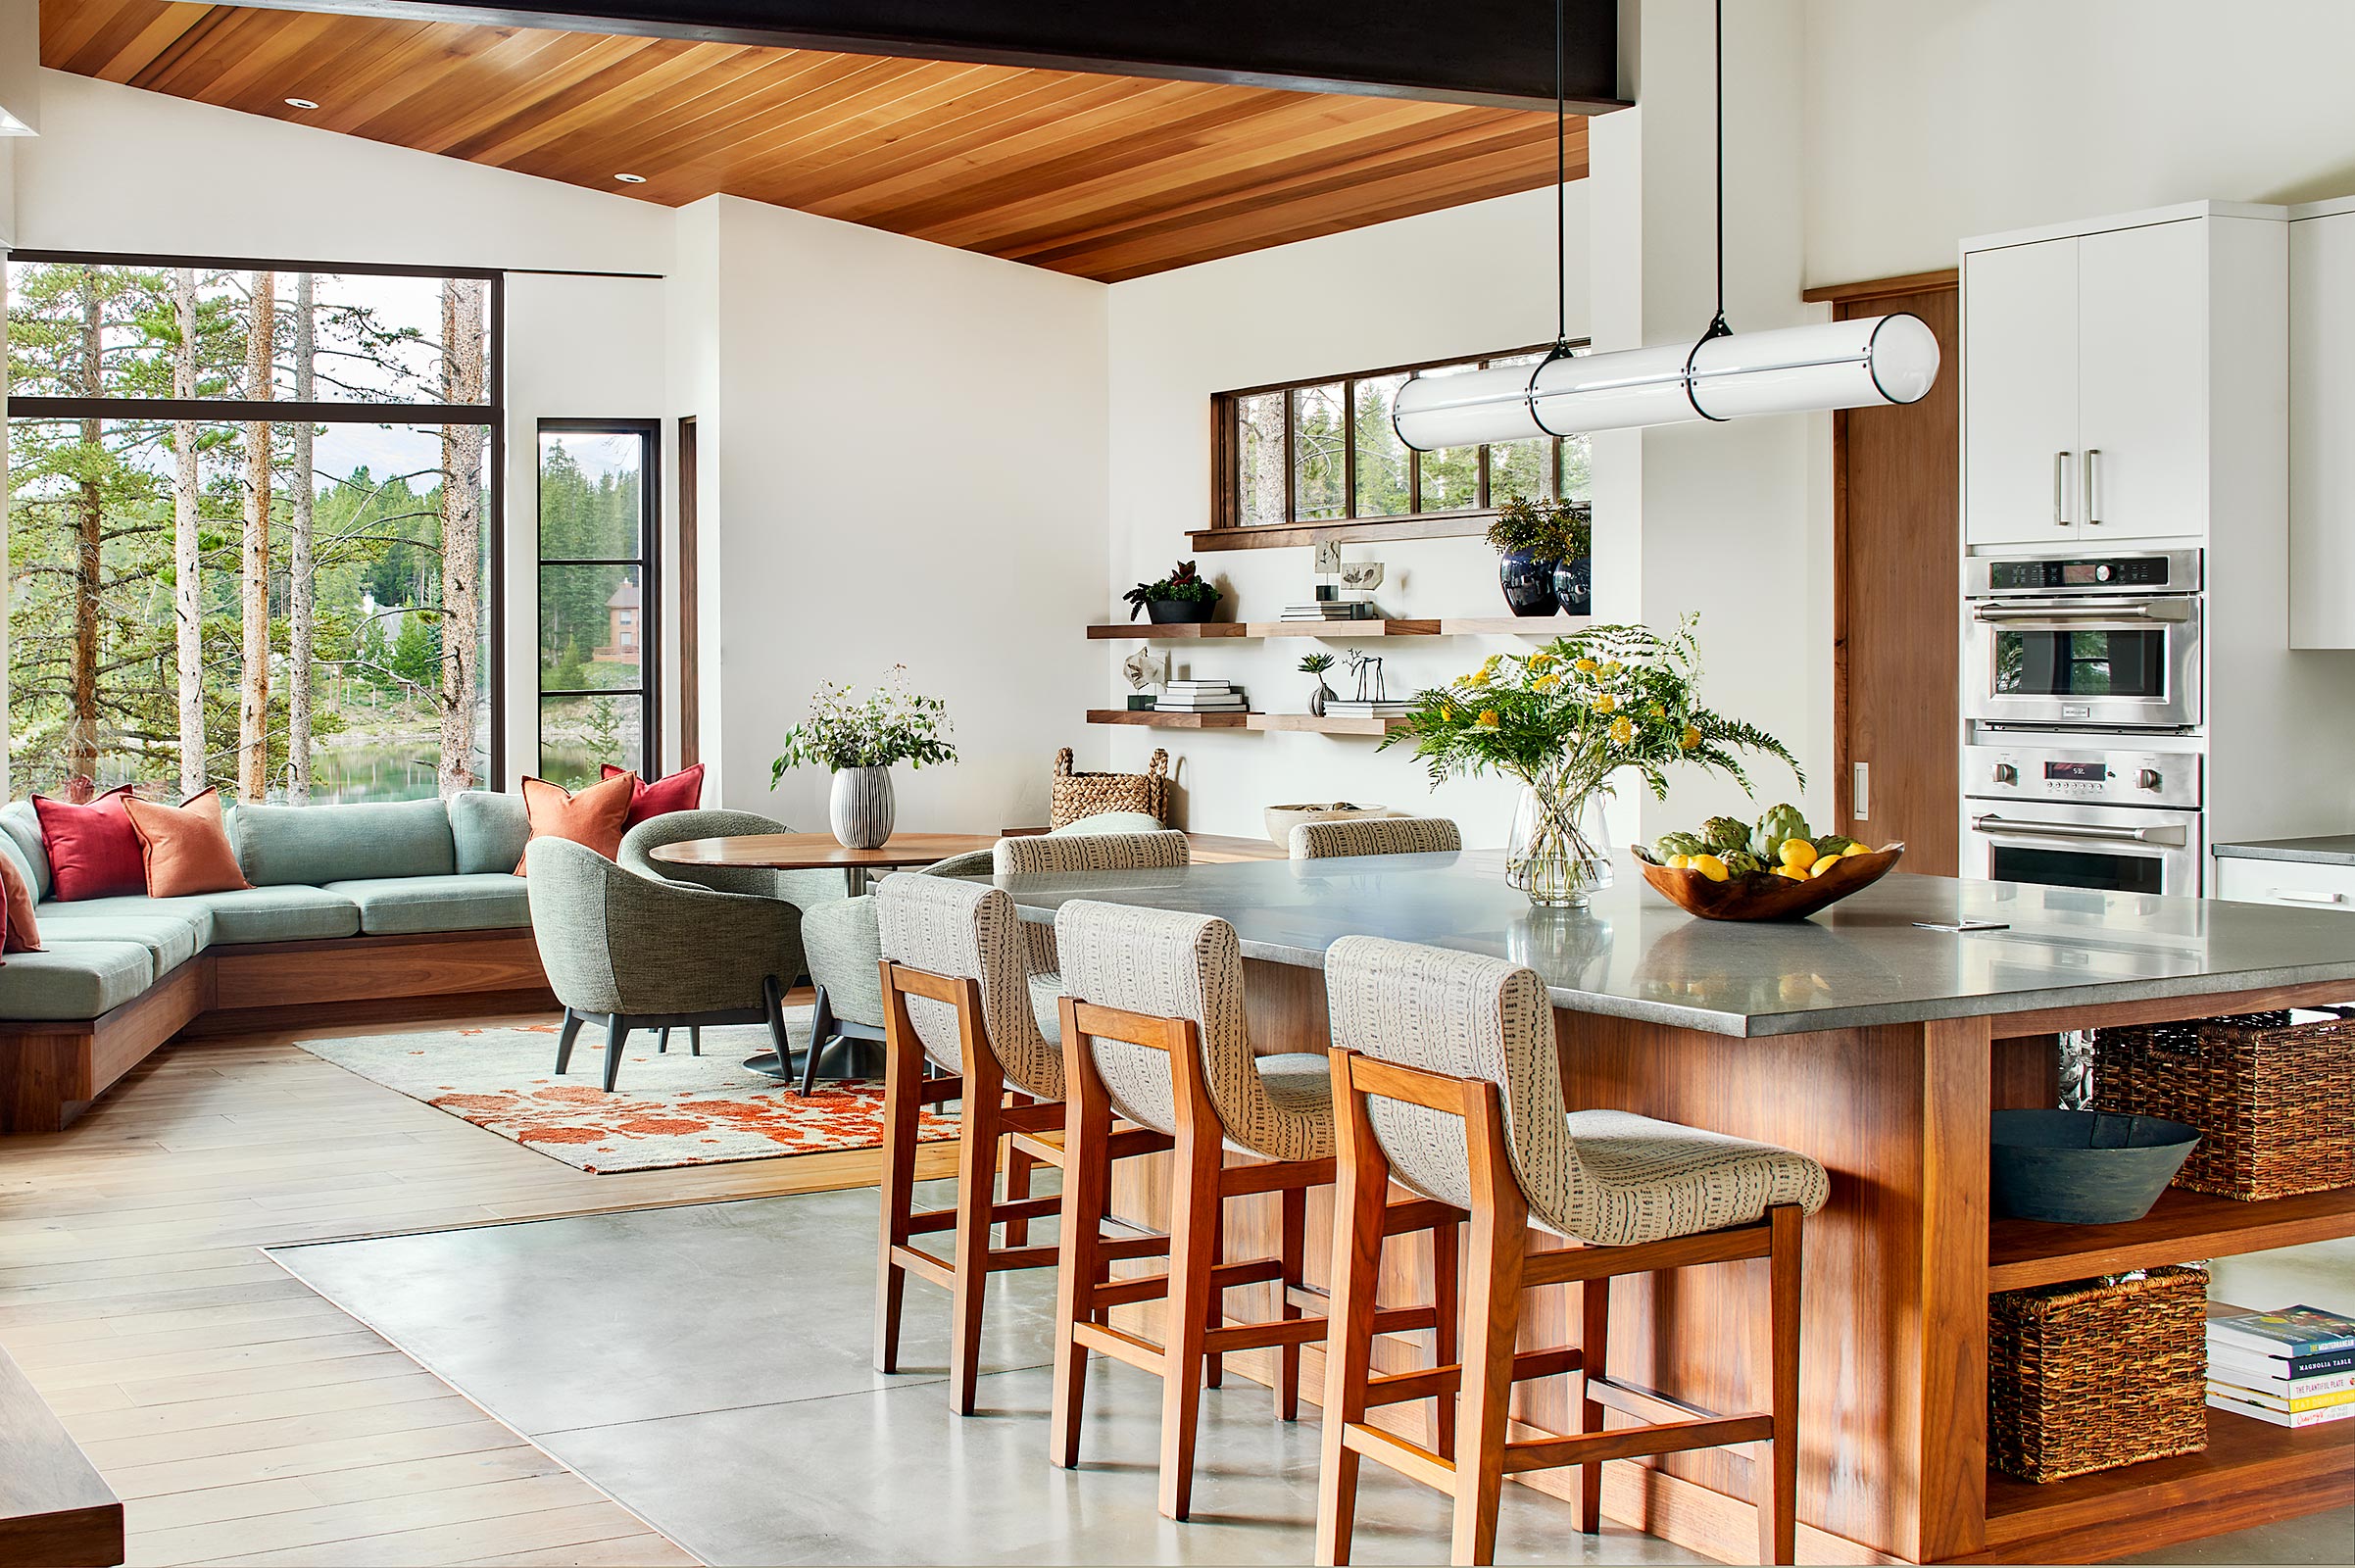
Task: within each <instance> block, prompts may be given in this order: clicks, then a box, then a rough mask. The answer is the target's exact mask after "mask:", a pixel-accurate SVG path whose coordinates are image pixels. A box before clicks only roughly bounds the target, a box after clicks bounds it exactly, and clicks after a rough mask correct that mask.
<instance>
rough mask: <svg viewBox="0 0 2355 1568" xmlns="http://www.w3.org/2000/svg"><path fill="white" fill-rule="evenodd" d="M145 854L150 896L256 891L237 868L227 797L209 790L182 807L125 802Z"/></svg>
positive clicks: (133, 799)
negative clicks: (225, 816)
mask: <svg viewBox="0 0 2355 1568" xmlns="http://www.w3.org/2000/svg"><path fill="white" fill-rule="evenodd" d="M123 809H124V810H125V811H128V812H129V813H130V820H131V828H132V830H133V831H134V832H136V833H137V834H138V835H139V853H140V855H141V856H142V857H144V858H145V859H146V861H147V896H148V897H149V898H151V899H177V898H184V897H186V896H187V895H189V894H191V893H230V892H234V891H235V890H237V889H239V888H246V887H251V886H253V884H252V883H250V882H248V881H246V879H245V873H244V872H243V871H240V870H239V869H238V868H237V852H236V851H235V850H233V849H231V848H229V830H228V824H227V823H226V822H225V821H223V820H222V817H221V791H219V790H218V789H203V790H199V791H197V792H196V793H195V794H194V795H191V796H189V797H188V798H187V799H186V800H184V801H182V802H180V804H179V805H177V806H166V805H165V804H164V803H163V802H161V801H142V800H140V799H139V798H137V797H136V796H130V795H126V796H124V797H123Z"/></svg>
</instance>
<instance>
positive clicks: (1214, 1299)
mask: <svg viewBox="0 0 2355 1568" xmlns="http://www.w3.org/2000/svg"><path fill="white" fill-rule="evenodd" d="M1226 1260H1227V1206H1226V1204H1224V1203H1221V1204H1219V1205H1218V1212H1217V1213H1216V1214H1214V1215H1213V1216H1212V1217H1211V1220H1210V1261H1211V1263H1212V1265H1213V1266H1215V1265H1217V1264H1220V1263H1223V1262H1225V1261H1226ZM1226 1320H1227V1297H1226V1293H1225V1292H1224V1291H1219V1290H1213V1291H1212V1292H1211V1293H1210V1324H1211V1326H1212V1327H1213V1328H1215V1327H1217V1326H1218V1325H1219V1324H1222V1323H1224V1322H1225V1321H1226ZM1226 1382H1227V1358H1226V1356H1225V1355H1223V1354H1222V1353H1220V1352H1218V1351H1216V1350H1213V1351H1211V1352H1210V1353H1209V1354H1207V1355H1204V1356H1203V1357H1202V1387H1203V1388H1205V1389H1222V1388H1225V1387H1226Z"/></svg>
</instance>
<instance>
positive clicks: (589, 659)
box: [539, 419, 662, 789]
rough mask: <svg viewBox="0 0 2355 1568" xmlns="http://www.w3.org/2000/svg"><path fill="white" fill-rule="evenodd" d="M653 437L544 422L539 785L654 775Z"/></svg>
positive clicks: (644, 428)
mask: <svg viewBox="0 0 2355 1568" xmlns="http://www.w3.org/2000/svg"><path fill="white" fill-rule="evenodd" d="M661 454H662V433H661V428H660V426H658V425H656V424H655V423H653V422H652V421H651V420H649V421H638V420H626V419H607V420H592V419H543V420H542V421H540V634H539V667H540V759H539V773H540V777H542V778H544V779H547V780H549V781H550V782H552V783H556V784H562V785H564V787H565V788H566V789H577V788H579V787H580V786H581V785H582V784H588V783H594V782H596V780H597V776H598V772H599V769H601V768H602V767H603V766H604V765H605V764H607V763H609V762H610V763H612V764H613V765H614V766H616V767H622V768H627V769H629V770H630V771H632V772H636V773H639V774H642V775H645V776H648V777H651V776H653V775H654V774H655V773H657V772H659V771H660V770H661V759H660V756H659V755H658V754H659V746H658V737H659V736H660V735H661V734H662V727H661V714H660V713H659V711H657V698H658V695H659V694H660V692H661V691H662V681H661V678H660V675H659V673H658V670H657V667H656V665H657V661H658V659H659V657H660V651H661V648H662V626H661V621H660V617H659V616H658V614H657V609H658V605H659V601H660V595H659V588H660V584H659V582H658V580H657V577H656V571H655V565H656V561H655V545H656V541H657V539H658V537H659V533H660V530H659V529H658V527H657V519H658V518H660V517H661V516H662V498H661V493H660V486H659V483H658V474H657V469H658V466H659V464H660V462H661Z"/></svg>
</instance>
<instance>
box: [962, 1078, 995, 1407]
mask: <svg viewBox="0 0 2355 1568" xmlns="http://www.w3.org/2000/svg"><path fill="white" fill-rule="evenodd" d="M975 1076H976V1075H975V1074H973V1073H971V1072H968V1073H967V1074H966V1075H965V1083H966V1085H967V1087H968V1088H970V1089H971V1090H972V1091H973V1092H972V1093H970V1094H968V1095H966V1096H965V1101H964V1114H963V1115H962V1116H961V1117H959V1118H958V1121H957V1254H956V1255H957V1279H956V1282H955V1283H954V1284H953V1285H952V1286H951V1287H950V1290H949V1298H950V1301H951V1303H952V1304H951V1306H950V1308H949V1407H950V1408H951V1409H953V1410H955V1411H956V1412H957V1414H958V1415H971V1414H972V1413H973V1391H974V1382H975V1379H977V1378H978V1377H979V1376H980V1369H981V1308H982V1305H983V1303H984V1302H985V1301H987V1300H988V1299H989V1294H990V1209H991V1207H992V1205H993V1204H994V1203H995V1202H996V1201H997V1198H998V1135H999V1117H1000V1112H1001V1109H1002V1104H1001V1102H1002V1101H1003V1100H1004V1099H1005V1096H1004V1094H1003V1093H997V1094H993V1093H991V1092H990V1091H989V1088H988V1087H987V1086H985V1085H981V1084H977V1083H975V1081H974V1079H975Z"/></svg>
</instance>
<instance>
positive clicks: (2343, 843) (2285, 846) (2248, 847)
mask: <svg viewBox="0 0 2355 1568" xmlns="http://www.w3.org/2000/svg"><path fill="white" fill-rule="evenodd" d="M2210 848H2211V853H2213V854H2216V855H2220V856H2229V857H2231V858H2234V859H2240V860H2309V861H2313V862H2315V863H2318V864H2322V865H2355V833H2327V834H2323V835H2321V836H2319V837H2316V838H2309V839H2254V840H2251V841H2249V842H2247V843H2245V844H2218V845H2213V846H2211V847H2210Z"/></svg>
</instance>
